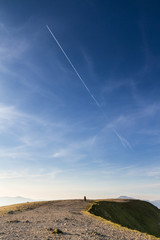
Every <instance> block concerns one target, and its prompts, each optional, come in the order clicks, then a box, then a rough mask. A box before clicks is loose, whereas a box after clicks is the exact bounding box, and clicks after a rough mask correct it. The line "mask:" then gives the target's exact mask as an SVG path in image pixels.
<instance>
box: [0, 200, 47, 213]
mask: <svg viewBox="0 0 160 240" xmlns="http://www.w3.org/2000/svg"><path fill="white" fill-rule="evenodd" d="M49 203H50V201H40V202H27V203H20V204H13V205H9V206H4V207H0V216H4V215H8V214H14V213H17V212H23V211H27V210H32V209H35V208H37V207H40V206H42V205H46V204H49Z"/></svg>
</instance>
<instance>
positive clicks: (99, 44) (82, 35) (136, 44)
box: [0, 0, 160, 199]
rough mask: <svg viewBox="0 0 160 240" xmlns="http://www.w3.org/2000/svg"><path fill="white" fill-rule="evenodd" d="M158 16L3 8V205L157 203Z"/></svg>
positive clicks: (77, 0) (124, 2)
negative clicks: (19, 201) (16, 201)
mask: <svg viewBox="0 0 160 240" xmlns="http://www.w3.org/2000/svg"><path fill="white" fill-rule="evenodd" d="M159 8H160V2H159V0H140V1H138V0H134V1H128V0H121V1H119V0H102V1H98V0H67V1H66V0H39V1H36V0H32V1H31V0H28V1H27V0H14V1H11V0H0V166H1V167H0V189H1V195H0V196H4V195H7V196H16V195H20V196H24V197H29V198H41V199H63V198H80V197H82V198H83V196H84V195H86V196H87V197H89V198H107V197H118V196H119V195H129V196H133V197H141V198H145V199H160V192H159V189H160V15H159ZM46 25H48V26H49V28H50V29H51V31H53V33H54V34H55V36H56V38H57V39H58V41H59V43H60V44H61V46H62V48H63V49H64V51H65V52H66V54H67V56H68V57H69V59H70V60H71V62H72V64H73V65H74V67H75V68H76V70H77V71H78V73H79V74H80V76H81V77H82V79H83V81H84V83H85V84H86V86H87V88H88V89H89V91H90V92H91V94H92V95H93V96H94V98H95V99H96V101H97V102H98V103H99V106H98V105H97V104H96V102H95V101H94V99H93V98H92V97H91V95H90V94H89V92H88V91H87V89H86V88H85V87H84V85H83V84H82V82H81V81H80V79H79V78H78V76H77V75H76V73H75V72H74V71H73V68H72V67H71V65H70V64H69V62H68V61H67V59H66V58H65V56H64V55H63V53H62V51H61V49H60V48H59V47H58V45H57V43H56V42H55V40H54V39H53V37H52V36H51V34H50V32H49V31H48V29H47V28H46Z"/></svg>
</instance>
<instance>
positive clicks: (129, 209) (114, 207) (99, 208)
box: [88, 199, 160, 237]
mask: <svg viewBox="0 0 160 240" xmlns="http://www.w3.org/2000/svg"><path fill="white" fill-rule="evenodd" d="M88 211H89V212H90V213H92V214H94V215H96V216H100V217H102V218H105V219H107V220H109V221H112V222H114V223H117V224H120V225H122V226H124V227H128V228H131V229H135V230H138V231H141V232H145V233H148V234H151V235H154V236H156V237H160V210H159V209H158V208H157V207H155V206H153V205H152V204H151V203H148V202H145V201H140V200H126V199H112V200H111V199H110V200H105V201H97V202H95V203H93V205H92V206H91V207H90V209H89V210H88Z"/></svg>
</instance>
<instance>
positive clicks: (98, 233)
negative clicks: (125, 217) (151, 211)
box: [0, 200, 157, 240]
mask: <svg viewBox="0 0 160 240" xmlns="http://www.w3.org/2000/svg"><path fill="white" fill-rule="evenodd" d="M87 205H88V202H84V201H82V200H65V201H52V202H49V203H48V204H47V205H44V206H41V207H39V208H36V209H32V210H27V211H24V212H18V213H13V214H8V215H6V216H3V217H0V240H1V239H3V240H42V239H43V240H51V239H64V240H65V239H73V240H77V239H85V240H87V239H92V240H93V239H95V240H105V239H106V240H134V239H135V240H145V239H157V238H154V237H150V236H148V235H145V234H142V233H139V232H136V231H132V230H127V229H125V228H120V227H116V226H115V225H113V224H108V223H107V222H103V221H100V220H99V219H97V218H96V217H92V216H91V215H88V214H85V213H83V212H82V210H83V209H85V208H86V207H87ZM54 229H60V230H61V231H62V232H63V233H62V234H54V233H53V230H54Z"/></svg>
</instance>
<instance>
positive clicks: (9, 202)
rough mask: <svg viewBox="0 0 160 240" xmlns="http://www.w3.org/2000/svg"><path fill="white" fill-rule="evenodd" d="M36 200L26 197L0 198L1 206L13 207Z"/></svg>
mask: <svg viewBox="0 0 160 240" xmlns="http://www.w3.org/2000/svg"><path fill="white" fill-rule="evenodd" d="M34 201H35V200H33V199H30V198H24V197H20V196H17V197H0V206H6V205H12V204H17V203H24V202H34Z"/></svg>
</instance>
